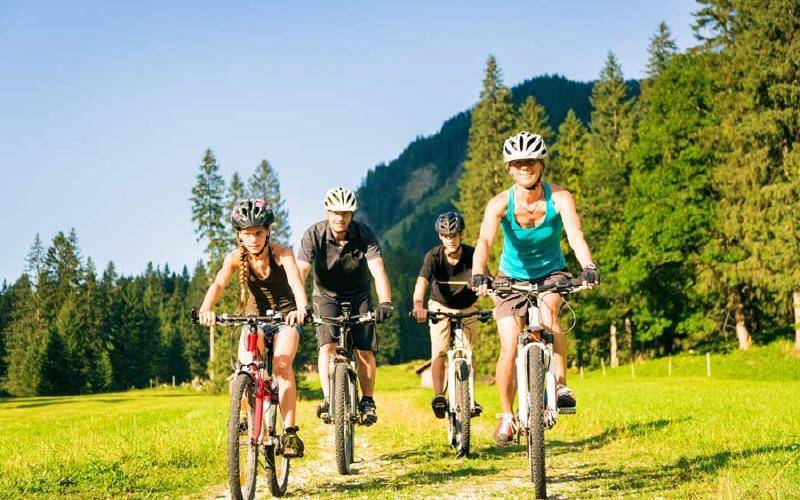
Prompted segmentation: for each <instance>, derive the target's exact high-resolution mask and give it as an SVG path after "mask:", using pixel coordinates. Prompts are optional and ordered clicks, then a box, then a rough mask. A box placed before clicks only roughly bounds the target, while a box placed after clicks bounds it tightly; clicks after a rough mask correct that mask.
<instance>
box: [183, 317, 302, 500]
mask: <svg viewBox="0 0 800 500" xmlns="http://www.w3.org/2000/svg"><path fill="white" fill-rule="evenodd" d="M192 323H195V324H196V323H197V310H196V309H192ZM217 324H218V325H222V326H245V327H246V332H245V331H243V332H242V334H241V336H242V338H240V342H239V349H238V355H237V358H238V359H237V360H236V361H235V362H233V361H232V364H233V369H234V379H233V384H232V387H231V402H230V413H229V415H228V486H229V487H230V490H231V498H233V499H235V500H242V499H248V500H251V499H253V498H255V493H256V479H257V477H258V473H259V465H260V461H259V460H260V457H261V456H263V458H264V469H265V471H266V475H267V482H268V484H269V490H270V493H272V495H273V496H275V497H280V496H283V494H284V493H286V488H287V486H288V483H289V462H290V458H288V457H286V456H284V455H283V446H282V444H281V439H280V438H281V434H282V433H283V432H282V431H283V419H282V418H280V415H279V413H280V406H279V403H278V382H277V380H276V379H275V376H274V375H273V374H272V358H273V354H274V339H275V334H276V333H278V331H279V330H280V328H281V327H282V326H283V325H284V324H285V323H284V321H283V318H282V317H281V314H280V313H277V312H274V311H267V312H266V315H265V316H235V315H228V314H222V315H220V316H217ZM259 328H261V330H262V331H263V332H264V351H263V355H262V353H261V352H259V349H258V330H259ZM233 352H234V351H233V332H232V333H231V357H233Z"/></svg>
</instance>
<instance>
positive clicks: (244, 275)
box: [237, 244, 250, 314]
mask: <svg viewBox="0 0 800 500" xmlns="http://www.w3.org/2000/svg"><path fill="white" fill-rule="evenodd" d="M247 253H248V252H247V249H246V248H245V247H244V244H241V245H240V246H239V307H238V309H237V313H238V314H243V313H244V308H245V305H246V304H247V297H248V291H249V290H248V288H247V280H248V278H249V277H250V261H249V260H247Z"/></svg>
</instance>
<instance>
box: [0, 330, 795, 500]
mask: <svg viewBox="0 0 800 500" xmlns="http://www.w3.org/2000/svg"><path fill="white" fill-rule="evenodd" d="M666 363H667V360H666V359H658V360H653V361H649V362H646V363H644V364H638V365H636V376H635V377H632V376H631V373H630V368H629V367H628V366H623V367H620V368H617V369H615V370H611V369H607V371H606V375H603V374H602V372H600V371H591V372H585V373H584V377H583V378H581V377H580V376H579V374H578V373H577V372H571V373H570V385H571V386H572V387H573V389H574V390H575V392H576V394H577V396H578V405H579V412H578V414H577V415H575V416H564V417H562V418H561V419H560V420H559V422H558V425H557V426H556V428H555V429H554V430H553V431H549V432H548V433H547V435H546V438H547V441H548V476H549V480H550V492H551V493H553V494H560V495H565V496H568V497H578V498H586V497H608V496H618V495H625V496H634V497H665V498H676V497H677V498H694V497H722V498H756V497H758V498H792V497H798V496H800V419H798V418H797V415H800V397H798V395H799V394H800V359H798V358H796V357H792V356H791V355H790V354H789V352H788V349H786V345H785V344H776V345H773V346H769V347H766V348H761V349H757V350H755V351H754V352H753V353H752V355H751V353H743V354H740V353H735V354H732V355H725V356H723V355H715V356H714V355H712V376H711V377H710V378H708V377H706V372H705V358H704V357H703V356H702V355H695V356H685V357H682V358H676V359H673V375H672V376H671V377H669V376H667V371H666V370H667V364H666ZM415 366H416V364H414V363H412V364H407V365H401V366H395V367H381V368H380V370H379V372H378V377H379V378H378V388H379V391H378V393H377V394H376V401H377V404H378V414H379V422H378V424H377V425H375V426H373V427H372V428H363V427H358V428H357V431H356V447H357V449H356V455H357V458H358V459H359V462H358V463H357V464H356V465H355V470H356V474H354V475H352V476H348V477H341V476H338V475H337V474H336V472H335V466H334V464H333V456H332V452H331V450H330V449H329V446H330V444H329V443H330V432H331V428H330V427H329V426H325V425H323V424H321V423H319V422H318V421H317V420H316V419H315V418H314V416H313V415H314V407H315V405H316V401H314V400H305V401H301V402H300V405H299V417H298V423H299V425H300V428H301V431H300V435H301V436H302V437H303V439H304V440H305V441H306V449H307V456H306V458H303V459H302V460H298V461H296V462H295V464H294V465H293V468H292V474H291V477H290V484H289V491H290V492H291V493H293V494H295V495H299V496H348V497H351V496H357V497H386V496H393V495H395V496H401V497H425V496H442V495H452V496H459V495H460V496H464V495H471V496H476V497H503V496H517V497H520V496H521V497H526V496H529V494H530V491H531V490H530V483H529V479H528V475H527V460H526V457H525V450H524V448H523V447H522V446H510V447H506V448H498V447H496V446H494V444H493V443H492V440H491V434H492V431H493V428H494V423H495V421H494V418H493V416H494V413H495V412H497V411H498V410H499V405H498V402H497V394H496V387H494V386H487V385H479V386H478V387H477V395H478V400H479V401H480V402H481V403H482V404H483V405H484V408H485V413H484V416H481V417H480V418H478V419H475V420H474V421H473V447H472V448H473V450H474V453H473V457H471V458H469V459H466V460H459V459H456V458H455V457H454V456H453V453H452V450H451V449H450V448H449V447H448V446H447V445H446V443H445V441H446V432H445V428H444V423H443V421H440V420H436V419H434V418H433V415H432V413H431V411H430V407H429V403H430V396H431V393H430V391H429V390H427V389H422V388H420V387H419V381H418V379H417V377H416V375H415V374H414V371H413V368H414V367H415ZM754 374H758V376H754ZM304 387H305V389H304V390H303V391H302V393H303V394H304V395H306V396H316V395H317V394H318V384H316V383H315V382H314V381H310V383H306V384H305V386H304ZM227 407H228V401H227V396H225V395H220V396H213V395H207V394H203V393H195V392H190V391H189V390H184V389H158V390H145V391H132V392H126V393H114V394H103V395H96V396H81V397H65V398H20V399H6V400H0V428H1V429H2V433H0V464H2V469H0V472H1V473H0V497H20V496H33V495H42V496H59V495H64V494H67V495H77V496H82V497H98V496H119V495H133V496H149V497H159V498H164V497H176V496H196V497H208V496H214V495H220V494H222V493H224V485H225V477H226V476H225V468H226V464H225V422H226V419H227Z"/></svg>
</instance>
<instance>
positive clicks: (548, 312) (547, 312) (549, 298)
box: [540, 293, 567, 385]
mask: <svg viewBox="0 0 800 500" xmlns="http://www.w3.org/2000/svg"><path fill="white" fill-rule="evenodd" d="M563 303H564V300H563V299H562V298H561V296H560V295H558V294H557V293H551V294H547V295H545V296H544V297H543V299H542V300H541V302H540V304H541V317H542V323H543V326H544V327H545V328H547V329H548V330H550V331H551V332H552V333H553V358H554V360H555V372H556V383H557V384H564V385H567V336H566V335H564V333H563V330H562V329H561V321H560V320H559V317H558V313H559V311H560V310H561V305H562V304H563Z"/></svg>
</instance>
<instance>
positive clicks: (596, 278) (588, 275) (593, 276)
mask: <svg viewBox="0 0 800 500" xmlns="http://www.w3.org/2000/svg"><path fill="white" fill-rule="evenodd" d="M578 279H579V280H580V281H582V282H583V281H585V282H586V283H588V284H590V285H596V284H598V283H600V272H599V271H598V270H597V268H596V267H594V264H589V265H588V266H586V267H584V268H583V272H582V273H581V275H580V277H579V278H578Z"/></svg>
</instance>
